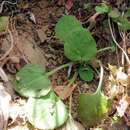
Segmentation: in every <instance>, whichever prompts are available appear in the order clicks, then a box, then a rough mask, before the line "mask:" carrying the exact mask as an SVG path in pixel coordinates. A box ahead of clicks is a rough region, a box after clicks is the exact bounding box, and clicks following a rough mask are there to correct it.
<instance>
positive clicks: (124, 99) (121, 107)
mask: <svg viewBox="0 0 130 130" xmlns="http://www.w3.org/2000/svg"><path fill="white" fill-rule="evenodd" d="M128 105H129V103H128V101H127V97H126V96H124V97H122V99H121V100H120V101H119V105H118V106H117V107H116V109H117V113H118V115H119V116H120V117H123V116H124V113H125V111H126V109H127V107H128Z"/></svg>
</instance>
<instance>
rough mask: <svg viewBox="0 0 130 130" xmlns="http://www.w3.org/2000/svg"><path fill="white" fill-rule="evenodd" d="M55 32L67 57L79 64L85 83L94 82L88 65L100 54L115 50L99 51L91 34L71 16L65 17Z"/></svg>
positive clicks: (57, 25) (59, 22)
mask: <svg viewBox="0 0 130 130" xmlns="http://www.w3.org/2000/svg"><path fill="white" fill-rule="evenodd" d="M55 32H56V36H57V37H58V38H59V39H60V40H61V41H63V44H64V54H65V56H66V57H67V58H68V59H70V60H71V61H72V62H74V63H75V64H79V65H78V66H79V68H78V73H79V76H80V78H81V79H82V80H85V81H92V79H93V70H92V68H91V67H90V66H89V65H88V64H89V63H90V62H91V61H92V60H93V59H95V57H96V54H97V53H98V52H101V51H104V50H108V49H111V50H113V47H107V48H105V49H104V48H103V49H101V50H97V48H96V42H95V40H94V38H93V37H92V35H91V33H90V32H89V31H88V30H87V29H84V28H83V27H82V25H81V24H80V22H79V21H78V20H77V19H76V18H75V17H74V16H71V15H68V16H63V17H62V18H61V19H60V20H59V21H58V23H57V24H56V27H55ZM84 66H85V67H84ZM86 66H87V67H86ZM83 67H84V69H83ZM81 68H82V69H81Z"/></svg>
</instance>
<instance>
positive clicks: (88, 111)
mask: <svg viewBox="0 0 130 130" xmlns="http://www.w3.org/2000/svg"><path fill="white" fill-rule="evenodd" d="M77 110H78V113H79V117H80V119H81V121H82V122H83V123H84V124H85V125H86V126H87V127H90V126H93V125H96V124H97V123H100V122H101V121H102V119H104V117H105V116H106V114H107V112H108V100H107V97H106V96H104V95H103V94H102V93H94V94H89V93H88V94H80V95H79V97H78V107H77Z"/></svg>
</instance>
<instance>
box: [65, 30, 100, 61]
mask: <svg viewBox="0 0 130 130" xmlns="http://www.w3.org/2000/svg"><path fill="white" fill-rule="evenodd" d="M64 53H65V56H66V57H67V58H68V59H70V60H72V61H85V62H88V61H90V60H92V59H93V58H94V57H95V56H96V53H97V48H96V42H95V40H94V39H93V37H92V36H91V34H90V32H89V31H87V30H86V29H84V28H79V29H78V30H76V31H74V32H72V33H70V35H69V36H68V38H67V39H66V43H65V44H64Z"/></svg>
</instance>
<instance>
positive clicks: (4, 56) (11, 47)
mask: <svg viewBox="0 0 130 130" xmlns="http://www.w3.org/2000/svg"><path fill="white" fill-rule="evenodd" d="M8 32H9V35H10V40H11V46H10V48H9V50H8V51H7V52H6V53H5V54H4V55H3V56H2V57H1V58H0V61H1V60H3V59H5V58H6V57H7V56H8V55H9V53H10V52H11V51H12V49H13V47H14V44H13V43H14V39H13V36H12V33H11V31H10V30H9V29H8Z"/></svg>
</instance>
